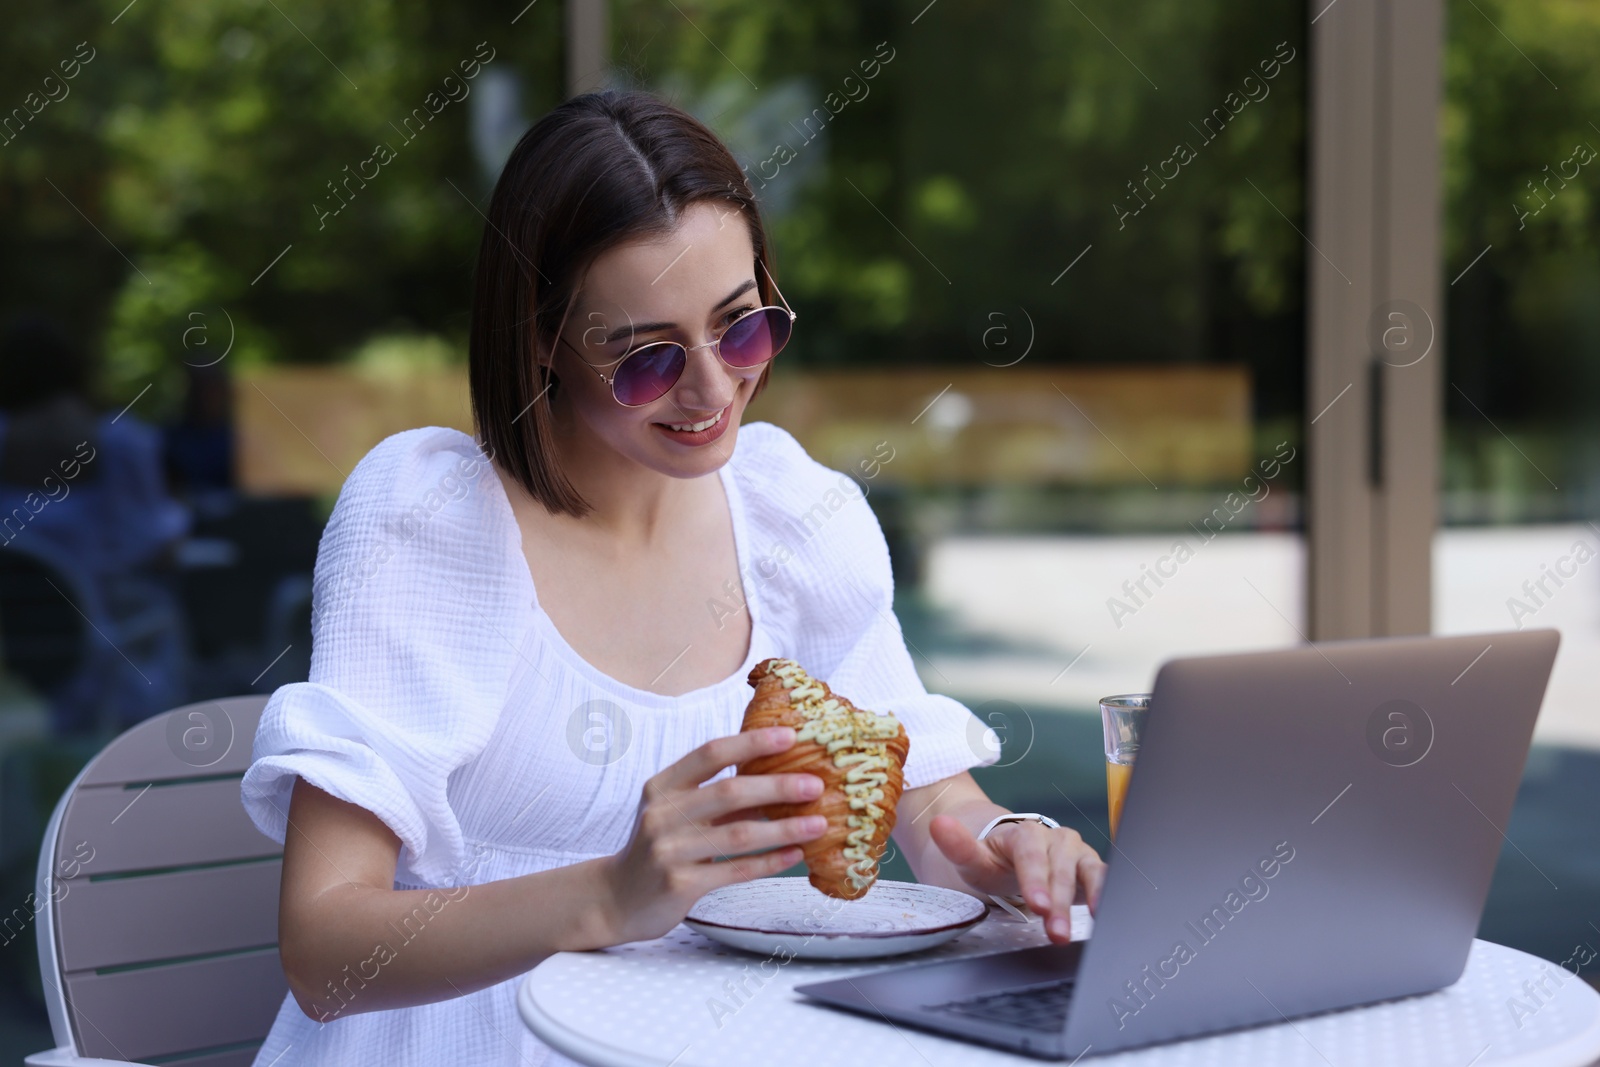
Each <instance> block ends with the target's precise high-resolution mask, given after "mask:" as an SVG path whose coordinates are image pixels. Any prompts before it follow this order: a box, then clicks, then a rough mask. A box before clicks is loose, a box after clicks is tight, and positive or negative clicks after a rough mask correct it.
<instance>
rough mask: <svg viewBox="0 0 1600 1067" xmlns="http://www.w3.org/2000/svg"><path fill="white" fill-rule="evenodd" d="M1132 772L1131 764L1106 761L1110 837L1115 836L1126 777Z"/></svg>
mask: <svg viewBox="0 0 1600 1067" xmlns="http://www.w3.org/2000/svg"><path fill="white" fill-rule="evenodd" d="M1132 774H1133V764H1131V763H1112V762H1110V761H1109V760H1107V761H1106V804H1107V805H1108V806H1109V807H1110V808H1111V839H1112V840H1113V841H1114V840H1116V837H1117V823H1118V821H1119V820H1121V818H1122V800H1123V798H1124V797H1126V796H1127V795H1128V778H1129V776H1130V775H1132Z"/></svg>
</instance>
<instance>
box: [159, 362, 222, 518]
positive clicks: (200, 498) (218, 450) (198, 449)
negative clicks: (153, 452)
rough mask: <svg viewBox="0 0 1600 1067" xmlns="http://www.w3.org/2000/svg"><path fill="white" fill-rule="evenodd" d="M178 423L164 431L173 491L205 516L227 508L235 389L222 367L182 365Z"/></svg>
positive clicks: (168, 472) (169, 475) (168, 471)
mask: <svg viewBox="0 0 1600 1067" xmlns="http://www.w3.org/2000/svg"><path fill="white" fill-rule="evenodd" d="M183 369H184V376H185V378H186V379H187V385H188V388H187V390H186V392H185V395H184V402H183V411H182V413H181V414H180V415H179V417H178V420H177V421H176V422H174V423H172V424H171V425H169V426H167V427H166V428H165V430H164V431H163V433H164V435H165V439H166V457H167V474H168V477H169V479H170V480H171V483H172V489H173V491H174V492H175V493H176V494H177V495H178V496H179V497H181V498H182V499H183V500H184V501H185V502H186V503H188V504H189V505H190V506H191V507H193V508H194V509H195V510H196V511H198V512H201V513H202V514H205V515H211V514H216V513H218V512H225V511H227V510H228V508H229V506H230V504H231V502H232V500H233V491H234V482H233V390H232V386H231V383H230V382H229V379H228V374H227V372H225V371H224V370H223V369H222V367H221V366H220V365H209V366H196V365H194V364H191V363H187V362H186V363H185V364H184V368H183Z"/></svg>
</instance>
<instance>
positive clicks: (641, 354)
mask: <svg viewBox="0 0 1600 1067" xmlns="http://www.w3.org/2000/svg"><path fill="white" fill-rule="evenodd" d="M687 361H688V354H687V353H686V352H684V350H683V346H682V345H679V344H673V343H672V342H670V341H663V342H662V343H661V344H656V345H646V346H645V347H643V348H641V349H639V351H637V352H635V353H634V354H633V355H631V356H629V357H628V358H627V359H625V360H623V361H622V365H621V366H619V367H618V368H617V374H616V380H615V381H614V382H613V383H612V386H611V391H612V392H613V393H614V394H615V395H616V398H617V400H618V401H619V402H620V403H623V404H626V405H628V406H629V407H638V406H639V405H641V404H648V403H650V402H651V401H652V400H660V399H661V398H662V397H664V396H666V395H667V392H668V391H669V390H670V389H671V388H672V387H673V385H674V384H675V383H676V382H677V380H678V377H679V375H681V374H682V373H683V366H684V364H685V363H686V362H687Z"/></svg>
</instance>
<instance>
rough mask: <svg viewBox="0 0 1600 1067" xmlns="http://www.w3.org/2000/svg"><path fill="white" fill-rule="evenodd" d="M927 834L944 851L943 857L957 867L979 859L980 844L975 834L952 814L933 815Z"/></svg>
mask: <svg viewBox="0 0 1600 1067" xmlns="http://www.w3.org/2000/svg"><path fill="white" fill-rule="evenodd" d="M928 835H929V836H930V837H932V838H933V843H934V844H936V845H938V846H939V851H940V852H943V853H944V858H945V859H947V860H949V861H950V862H951V863H953V864H955V865H956V866H957V867H960V868H967V867H971V866H972V865H973V864H974V863H976V862H978V861H979V859H980V853H981V846H980V845H979V843H978V838H977V836H976V835H975V834H974V833H973V832H972V831H971V830H969V829H968V828H967V825H966V823H963V822H962V821H961V820H960V819H957V818H956V817H955V816H953V815H935V816H934V817H933V820H932V821H931V822H929V823H928ZM963 877H965V876H964V875H963Z"/></svg>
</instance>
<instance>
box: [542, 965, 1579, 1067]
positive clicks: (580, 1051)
mask: <svg viewBox="0 0 1600 1067" xmlns="http://www.w3.org/2000/svg"><path fill="white" fill-rule="evenodd" d="M1472 940H1473V943H1474V944H1480V943H1481V944H1484V945H1492V946H1493V947H1494V948H1495V949H1498V950H1502V951H1505V952H1515V953H1518V954H1520V955H1523V956H1528V957H1530V958H1531V959H1536V960H1539V961H1541V962H1543V963H1549V962H1551V961H1549V960H1546V959H1544V957H1542V956H1536V955H1534V954H1533V953H1531V952H1526V951H1524V950H1522V949H1518V948H1512V947H1511V946H1510V945H1502V944H1500V943H1499V942H1497V941H1485V940H1484V939H1483V938H1478V937H1475V938H1473V939H1472ZM557 955H563V953H558V954H557ZM552 958H553V957H552ZM536 970H538V968H537V967H535V968H534V969H533V970H530V971H528V972H527V973H526V974H524V975H523V976H522V978H520V979H518V981H517V1012H518V1014H519V1015H521V1016H522V1021H523V1023H524V1024H526V1025H527V1027H528V1029H529V1030H531V1031H533V1034H534V1036H535V1037H537V1038H538V1039H539V1040H540V1041H543V1042H544V1043H545V1044H547V1045H549V1046H550V1047H551V1048H553V1049H555V1050H556V1051H557V1052H559V1053H561V1054H562V1055H564V1056H567V1057H569V1058H571V1059H574V1060H577V1061H578V1062H580V1063H584V1064H591V1065H592V1067H662V1064H663V1062H665V1063H668V1064H675V1063H676V1062H677V1060H676V1059H673V1060H667V1061H663V1060H662V1059H661V1058H659V1057H649V1058H646V1057H641V1056H636V1055H634V1054H633V1053H631V1052H629V1051H627V1050H626V1049H621V1048H618V1047H616V1046H614V1045H605V1044H601V1043H599V1042H597V1041H595V1040H594V1039H593V1038H590V1037H588V1036H586V1035H584V1034H580V1033H578V1032H577V1031H575V1030H573V1029H571V1028H570V1027H568V1026H566V1025H565V1024H563V1023H561V1022H558V1021H557V1020H556V1019H555V1018H553V1017H552V1016H550V1015H548V1014H546V1013H545V1012H544V1011H543V1010H542V1009H541V1008H540V1007H539V1005H538V1002H537V1001H536V1000H535V999H534V996H533V977H534V971H536ZM1574 977H1576V976H1574ZM1578 982H1579V986H1580V990H1579V992H1580V993H1587V994H1588V995H1589V996H1590V997H1591V998H1594V999H1595V1000H1596V1001H1600V990H1597V989H1595V988H1594V987H1593V986H1591V985H1589V984H1588V983H1587V982H1586V981H1584V980H1583V979H1581V978H1579V979H1578ZM1452 984H1453V983H1452ZM1444 988H1446V989H1448V988H1449V986H1446V987H1444ZM1435 992H1438V990H1436V991H1435ZM1362 1006H1363V1007H1364V1006H1366V1005H1362ZM1262 1025H1273V1026H1275V1025H1279V1024H1277V1023H1268V1024H1262ZM1205 1036H1208V1035H1205V1034H1196V1035H1194V1036H1193V1037H1188V1038H1179V1039H1177V1040H1176V1041H1174V1042H1163V1044H1168V1043H1172V1044H1178V1043H1182V1042H1184V1041H1191V1040H1197V1039H1199V1038H1203V1037H1205ZM952 1040H954V1039H952ZM686 1050H687V1047H686V1048H685V1051H686ZM682 1054H683V1053H682V1052H679V1053H678V1055H679V1056H681V1055H682ZM1019 1056H1020V1054H1019ZM1495 1067H1600V1010H1597V1011H1596V1012H1595V1014H1594V1017H1593V1019H1592V1020H1591V1022H1590V1025H1589V1028H1588V1029H1587V1030H1584V1031H1583V1032H1581V1033H1579V1034H1576V1035H1574V1036H1573V1037H1571V1038H1569V1039H1568V1040H1566V1041H1564V1042H1562V1043H1561V1044H1560V1045H1558V1046H1555V1047H1552V1048H1545V1049H1537V1050H1532V1051H1529V1052H1528V1053H1526V1054H1524V1055H1521V1056H1518V1057H1517V1058H1516V1059H1511V1060H1499V1061H1496V1062H1495Z"/></svg>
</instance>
